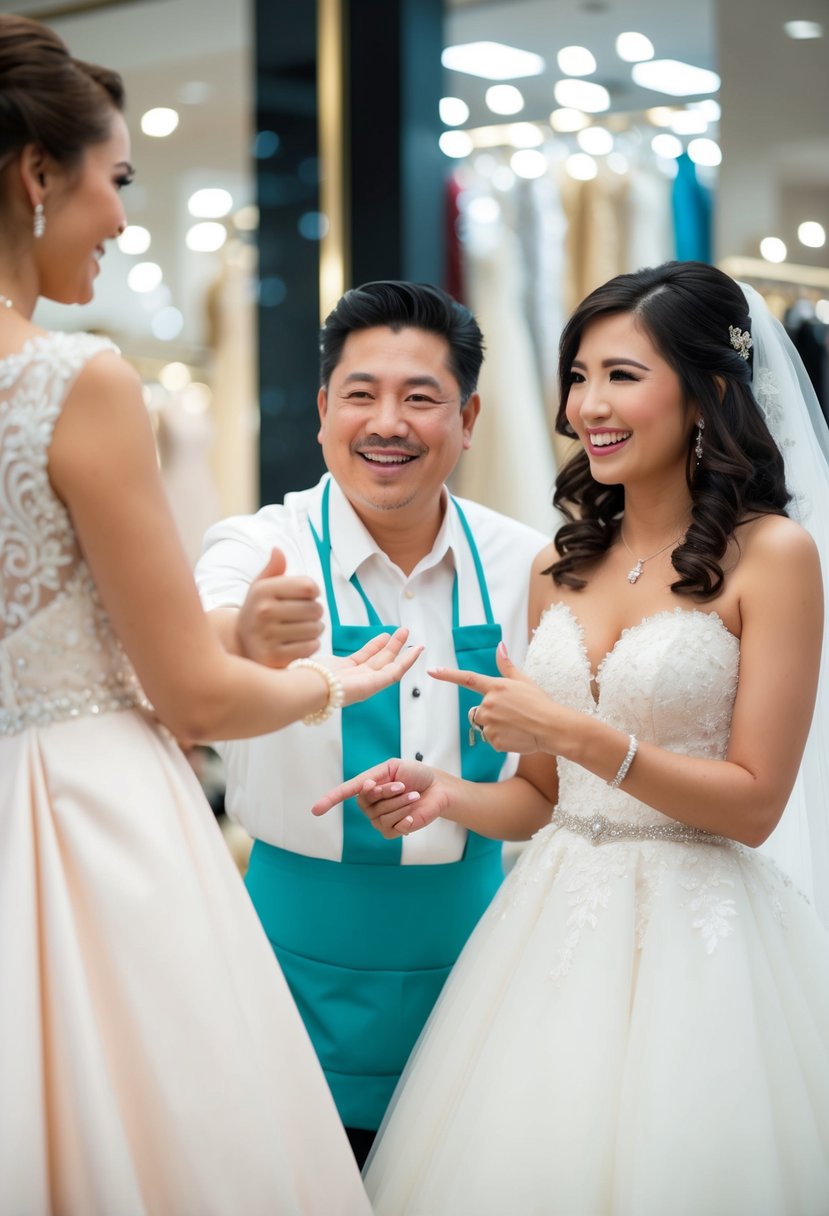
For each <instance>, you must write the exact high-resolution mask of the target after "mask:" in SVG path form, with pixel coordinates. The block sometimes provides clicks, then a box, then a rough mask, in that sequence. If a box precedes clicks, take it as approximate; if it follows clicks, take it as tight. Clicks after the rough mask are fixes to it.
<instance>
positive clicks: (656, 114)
mask: <svg viewBox="0 0 829 1216" xmlns="http://www.w3.org/2000/svg"><path fill="white" fill-rule="evenodd" d="M674 114H676V110H672V109H671V107H670V106H651V108H650V109H649V110H645V117H646V118H647V120H648V122H649V123H652V124H653V125H654V126H655V127H670V126H671V124H672V123H673V121H674Z"/></svg>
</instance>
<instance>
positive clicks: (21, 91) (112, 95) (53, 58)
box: [0, 13, 124, 177]
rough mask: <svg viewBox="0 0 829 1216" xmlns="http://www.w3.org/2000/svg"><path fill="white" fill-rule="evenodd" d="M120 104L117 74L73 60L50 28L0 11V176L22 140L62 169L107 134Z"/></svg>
mask: <svg viewBox="0 0 829 1216" xmlns="http://www.w3.org/2000/svg"><path fill="white" fill-rule="evenodd" d="M123 108H124V86H123V83H122V81H121V77H120V76H119V75H118V73H117V72H112V71H110V70H109V69H108V68H101V67H97V66H95V65H94V64H91V63H84V62H83V61H82V60H80V59H73V57H72V56H71V55H70V53H69V51H68V50H67V48H66V46H65V44H64V43H63V42H62V41H61V39H60V38H59V37H58V35H57V34H56V33H54V31H53V30H50V29H49V28H48V27H47V26H45V25H41V24H40V22H39V21H30V20H29V19H28V18H27V17H16V16H13V15H11V14H9V13H0V177H2V175H3V174H4V173H5V171H6V169H7V168H8V167H9V165H10V164H11V163H12V161H13V160H14V158H15V157H16V156H17V155H19V153H20V152H21V151H22V149H23V148H24V147H25V146H26V145H27V144H37V145H38V146H39V147H40V148H42V149H43V150H44V151H45V152H47V153H48V154H49V156H50V157H51V158H52V160H53V161H54V162H55V163H56V164H58V165H61V166H62V167H63V168H64V169H67V170H72V169H74V168H76V167H77V166H78V165H79V164H80V162H81V159H82V157H83V153H84V150H85V149H86V148H87V147H88V146H89V145H91V144H96V143H103V142H104V140H106V139H107V138H108V137H109V133H110V127H111V120H112V112H113V110H118V111H121V110H123Z"/></svg>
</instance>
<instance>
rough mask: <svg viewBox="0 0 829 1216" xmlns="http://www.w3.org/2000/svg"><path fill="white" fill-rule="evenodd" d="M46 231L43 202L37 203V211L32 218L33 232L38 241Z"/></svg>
mask: <svg viewBox="0 0 829 1216" xmlns="http://www.w3.org/2000/svg"><path fill="white" fill-rule="evenodd" d="M45 231H46V216H45V215H44V212H43V203H35V213H34V217H33V218H32V233H33V235H34V238H35V240H36V241H39V240H40V238H41V237H42V236H43V234H44V232H45Z"/></svg>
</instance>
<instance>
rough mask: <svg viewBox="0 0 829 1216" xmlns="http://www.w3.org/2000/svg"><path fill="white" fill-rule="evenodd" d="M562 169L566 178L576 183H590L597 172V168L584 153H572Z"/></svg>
mask: <svg viewBox="0 0 829 1216" xmlns="http://www.w3.org/2000/svg"><path fill="white" fill-rule="evenodd" d="M564 169H565V171H566V173H567V174H568V176H569V177H572V178H575V180H576V181H577V182H589V181H592V179H593V178H594V177H595V176H596V174H597V173H598V172H599V166H598V165H597V164H596V162H595V161H594V159H593V157H592V156H588V155H587V153H586V152H574V153H573V155H572V156H568V157H567V160H566V161H565V162H564Z"/></svg>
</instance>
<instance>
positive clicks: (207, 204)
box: [187, 187, 233, 220]
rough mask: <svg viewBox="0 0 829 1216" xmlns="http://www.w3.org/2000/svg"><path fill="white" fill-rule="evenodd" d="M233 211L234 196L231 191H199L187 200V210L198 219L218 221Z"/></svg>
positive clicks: (211, 189)
mask: <svg viewBox="0 0 829 1216" xmlns="http://www.w3.org/2000/svg"><path fill="white" fill-rule="evenodd" d="M232 209H233V195H232V194H231V193H230V191H229V190H222V189H220V188H218V187H210V188H208V189H206V190H197V191H196V192H195V194H191V195H190V198H189V199H188V200H187V210H188V211H189V212H190V214H191V215H194V216H196V218H197V219H202V220H217V219H220V218H221V217H222V216H223V215H227V214H228V212H229V211H232Z"/></svg>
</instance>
